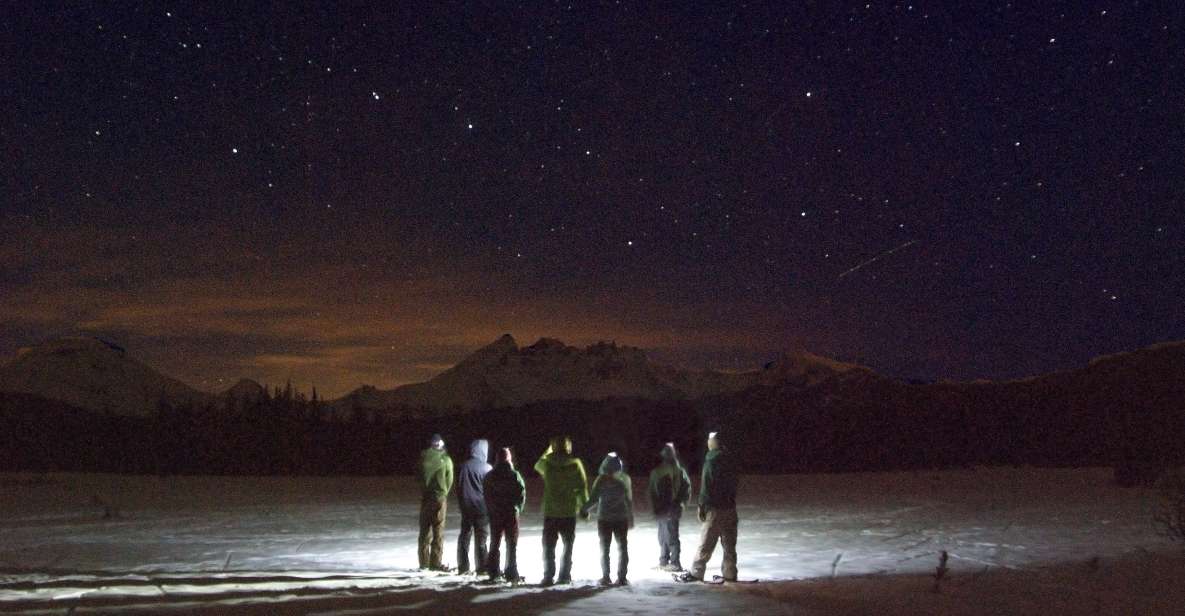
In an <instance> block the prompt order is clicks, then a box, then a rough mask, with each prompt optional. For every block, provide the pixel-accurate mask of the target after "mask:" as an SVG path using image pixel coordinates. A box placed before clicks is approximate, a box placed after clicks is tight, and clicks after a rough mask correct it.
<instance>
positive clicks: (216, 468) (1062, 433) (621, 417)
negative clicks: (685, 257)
mask: <svg viewBox="0 0 1185 616" xmlns="http://www.w3.org/2000/svg"><path fill="white" fill-rule="evenodd" d="M1179 368H1180V366H1176V365H1171V364H1170V365H1168V366H1165V367H1163V368H1157V367H1156V365H1155V364H1153V365H1151V367H1148V366H1145V367H1142V368H1141V369H1140V370H1139V374H1136V375H1134V376H1133V374H1129V373H1128V372H1125V371H1122V370H1120V371H1114V370H1112V371H1111V372H1110V373H1109V372H1106V371H1102V372H1097V373H1096V374H1093V375H1089V376H1091V378H1090V379H1080V378H1078V377H1076V376H1074V375H1064V376H1054V377H1051V378H1049V379H1046V380H1044V381H1041V382H1013V383H1005V384H990V383H989V384H982V385H973V384H959V385H953V384H941V383H939V384H929V385H912V384H907V383H903V382H899V381H893V380H889V379H883V378H880V377H874V376H869V377H867V378H864V379H862V380H857V381H852V380H851V379H846V380H841V379H836V380H834V381H831V382H824V383H822V384H817V385H812V386H809V387H807V386H804V384H802V383H795V382H786V383H782V384H779V385H777V386H763V387H755V388H752V389H749V390H746V391H744V392H740V393H738V394H730V395H722V396H717V397H712V398H704V399H700V400H694V401H689V400H670V401H655V400H642V399H609V400H600V401H581V400H561V401H549V402H540V403H534V404H528V405H525V406H520V407H514V408H492V409H481V410H475V411H470V412H460V411H459V410H453V411H449V412H445V411H439V410H431V409H414V408H401V409H387V410H384V411H376V410H365V409H359V408H352V409H344V410H343V409H341V408H340V407H335V406H333V405H330V404H327V403H325V402H324V401H322V400H320V399H318V398H317V395H316V393H315V391H314V393H313V395H312V396H311V397H309V396H305V395H304V394H302V393H299V392H293V390H292V388H291V386H287V387H285V388H284V389H278V388H277V389H274V390H272V391H271V392H268V391H266V389H265V391H264V392H263V395H259V396H255V397H244V398H242V399H230V400H227V401H225V402H224V403H221V404H219V405H217V406H214V405H210V406H203V407H194V406H190V405H184V404H182V405H174V404H169V403H168V402H167V401H164V400H162V401H161V402H160V403H159V404H158V405H157V408H155V409H153V410H152V411H151V412H150V413H147V414H145V415H143V416H134V417H133V416H122V415H116V414H113V413H101V412H92V411H86V410H83V409H79V408H76V407H72V406H70V405H68V404H65V403H62V402H56V401H52V400H46V399H43V398H39V397H36V396H31V395H26V394H13V393H0V425H3V426H4V427H5V429H4V430H0V470H25V471H101V472H117V473H157V474H224V475H288V474H308V475H385V474H410V473H412V472H413V469H414V468H415V464H416V461H417V460H418V456H419V452H420V450H421V449H422V448H423V447H424V446H425V444H426V439H427V438H428V436H429V435H431V434H433V433H440V434H442V435H444V437H445V440H446V442H447V443H448V445H449V447H450V449H451V451H453V452H454V455H455V456H456V457H457V458H458V459H459V458H463V457H464V456H465V455H466V452H467V450H468V443H469V441H470V440H472V439H474V438H487V439H489V440H490V441H491V443H492V444H493V446H494V447H504V446H510V447H512V448H514V450H515V452H516V455H517V456H518V460H519V465H520V466H529V464H531V463H533V461H534V460H535V457H536V456H538V455H539V454H540V453H541V452H542V450H543V448H544V447H545V446H546V443H547V439H548V438H549V437H550V436H552V435H557V434H567V435H570V436H571V437H572V438H573V441H574V443H575V449H576V453H577V455H579V456H581V457H583V458H584V459H585V460H586V462H588V463H589V464H590V465H592V464H595V463H596V462H599V460H600V459H601V457H602V456H603V455H604V454H605V453H606V452H607V451H611V450H612V451H617V452H619V453H620V454H621V455H622V457H623V458H624V459H625V461H626V464H627V469H629V470H631V471H634V472H642V471H645V470H646V469H648V468H649V467H650V466H651V465H652V464H654V463H655V462H656V461H657V454H658V451H659V449H661V447H662V444H663V443H665V442H668V441H672V442H674V443H675V444H676V446H677V447H678V449H679V450H680V452H681V453H682V456H683V458H684V461H685V463H687V464H688V465H689V466H690V467H691V468H693V469H695V468H698V461H699V460H700V459H701V456H702V453H703V450H704V437H705V435H706V432H707V431H708V430H718V431H720V432H721V435H722V440H723V442H724V443H726V447H729V448H731V449H732V450H733V451H734V452H735V453H736V455H737V456H738V457H739V458H740V460H741V462H742V464H743V466H744V469H745V472H749V473H789V472H833V471H873V470H904V469H928V468H949V467H965V466H972V465H1020V464H1030V465H1043V466H1098V465H1113V466H1116V467H1117V469H1119V474H1120V475H1121V477H1120V478H1121V480H1122V479H1124V477H1126V478H1127V479H1128V480H1130V481H1132V482H1138V481H1143V480H1147V477H1145V476H1144V475H1147V474H1151V475H1153V476H1154V475H1155V472H1156V471H1157V470H1158V469H1161V468H1166V467H1169V466H1176V465H1180V464H1181V463H1182V462H1185V404H1183V403H1182V401H1183V400H1185V379H1182V378H1181V374H1182V371H1179V370H1178V369H1179ZM1156 370H1160V372H1159V373H1157V372H1156ZM1083 383H1088V385H1083ZM593 468H595V466H593Z"/></svg>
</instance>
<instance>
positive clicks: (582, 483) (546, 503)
mask: <svg viewBox="0 0 1185 616" xmlns="http://www.w3.org/2000/svg"><path fill="white" fill-rule="evenodd" d="M535 472H537V473H539V475H541V476H542V477H543V582H542V584H543V585H544V586H551V585H552V584H553V583H554V582H559V583H560V584H569V583H571V582H572V543H573V542H574V541H576V514H577V513H579V512H580V508H581V507H582V506H583V505H584V503H585V501H587V500H588V476H587V475H585V473H584V464H583V463H581V462H580V458H577V457H575V456H573V455H572V440H571V439H569V438H568V437H562V436H557V437H553V438H552V439H551V443H550V444H549V445H548V446H547V451H544V452H543V456H542V457H541V458H539V461H538V462H536V463H535ZM561 537H562V538H563V540H564V558H563V560H562V561H561V562H560V571H559V578H556V577H555V573H556V571H555V544H556V540H557V539H559V538H561Z"/></svg>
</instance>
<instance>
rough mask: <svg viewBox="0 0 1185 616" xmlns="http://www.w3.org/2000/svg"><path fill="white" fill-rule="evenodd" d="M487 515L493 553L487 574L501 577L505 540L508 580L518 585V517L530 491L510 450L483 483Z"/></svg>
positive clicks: (507, 450) (487, 565)
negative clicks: (504, 542)
mask: <svg viewBox="0 0 1185 616" xmlns="http://www.w3.org/2000/svg"><path fill="white" fill-rule="evenodd" d="M482 487H483V491H484V493H485V502H486V511H487V512H489V516H490V517H489V519H490V553H489V557H488V558H487V560H486V572H487V573H489V575H490V579H497V578H498V577H499V576H501V575H502V573H503V571H502V570H501V569H500V566H501V564H502V563H501V544H502V537H506V569H505V575H506V579H507V580H508V581H510V582H518V581H519V579H520V578H519V574H518V556H517V552H518V516H519V514H520V513H522V510H523V506H524V505H525V504H526V502H527V487H526V483H525V482H523V476H522V474H520V473H519V472H518V471H517V470H515V468H514V457H513V454H512V453H511V451H510V449H509V448H503V449H502V450H501V451H500V452H499V453H498V464H496V465H494V469H493V470H491V471H490V472H489V473H488V474H486V476H485V478H484V479H483V481H482Z"/></svg>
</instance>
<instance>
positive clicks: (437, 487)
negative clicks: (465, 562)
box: [418, 434, 453, 571]
mask: <svg viewBox="0 0 1185 616" xmlns="http://www.w3.org/2000/svg"><path fill="white" fill-rule="evenodd" d="M418 479H419V482H420V554H419V555H420V569H432V570H434V571H444V570H446V569H447V567H445V566H444V564H443V563H442V562H441V560H442V557H443V554H444V516H445V512H446V510H447V509H448V493H449V492H450V491H451V490H452V489H453V459H452V458H450V457H449V455H448V452H447V451H445V450H444V439H443V438H441V437H440V435H439V434H433V435H432V438H430V439H428V448H427V449H425V450H424V451H421V452H420V474H419V476H418Z"/></svg>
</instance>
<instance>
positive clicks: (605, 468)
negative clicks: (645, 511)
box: [580, 451, 634, 586]
mask: <svg viewBox="0 0 1185 616" xmlns="http://www.w3.org/2000/svg"><path fill="white" fill-rule="evenodd" d="M593 507H596V508H597V535H599V536H600V538H601V585H602V586H608V585H609V584H611V583H612V580H610V579H609V544H610V542H611V541H613V540H616V541H617V584H618V585H619V586H625V585H626V584H628V583H629V582H628V581H627V579H626V573H627V572H628V570H629V564H630V553H629V540H628V537H629V530H630V529H631V528H633V527H634V490H633V484H632V483H631V482H630V476H629V475H627V474H625V463H624V462H622V460H621V457H620V456H618V455H617V453H615V452H612V451H611V452H609V455H607V456H605V459H604V460H603V461H602V462H601V469H600V474H598V475H597V478H596V480H595V481H593V485H592V490H591V492H590V494H589V497H588V502H586V503H585V504H584V506H583V507H581V508H580V517H582V518H584V519H588V512H589V510H590V509H592V508H593Z"/></svg>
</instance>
